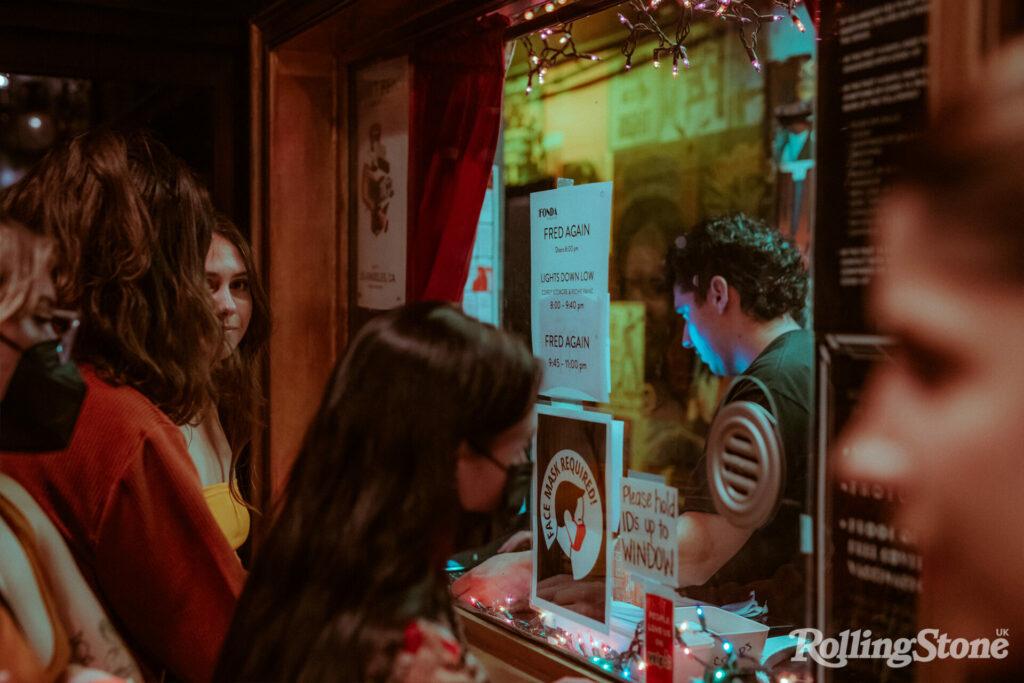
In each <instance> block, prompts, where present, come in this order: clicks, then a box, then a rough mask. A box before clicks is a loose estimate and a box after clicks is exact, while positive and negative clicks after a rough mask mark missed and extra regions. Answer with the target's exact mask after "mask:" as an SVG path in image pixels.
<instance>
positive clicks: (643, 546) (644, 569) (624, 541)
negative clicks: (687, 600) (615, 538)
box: [619, 477, 679, 586]
mask: <svg viewBox="0 0 1024 683" xmlns="http://www.w3.org/2000/svg"><path fill="white" fill-rule="evenodd" d="M621 505H622V519H621V521H620V523H619V545H620V547H621V548H622V556H623V562H624V565H625V567H626V568H627V569H628V570H629V571H630V572H632V573H633V574H638V575H640V576H646V577H648V578H650V579H654V580H655V581H658V582H659V583H662V584H666V585H669V586H675V585H677V583H678V578H677V574H676V567H677V562H678V555H679V547H678V545H677V536H678V534H677V531H676V516H677V514H678V510H679V508H678V492H677V491H676V489H675V488H674V487H672V486H666V485H665V484H662V483H659V482H656V481H650V480H648V479H640V478H637V477H623V478H622V503H621Z"/></svg>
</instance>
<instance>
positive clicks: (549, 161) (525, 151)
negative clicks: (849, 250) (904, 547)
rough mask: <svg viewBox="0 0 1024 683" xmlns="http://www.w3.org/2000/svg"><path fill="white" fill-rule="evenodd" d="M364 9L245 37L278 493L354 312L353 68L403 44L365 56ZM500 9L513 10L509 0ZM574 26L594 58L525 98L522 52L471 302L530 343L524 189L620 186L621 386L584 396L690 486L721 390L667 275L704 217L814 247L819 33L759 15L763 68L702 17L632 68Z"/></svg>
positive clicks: (671, 476)
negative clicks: (666, 64) (678, 58)
mask: <svg viewBox="0 0 1024 683" xmlns="http://www.w3.org/2000/svg"><path fill="white" fill-rule="evenodd" d="M435 4H438V3H435ZM499 4H500V3H494V5H495V7H497V6H498V5H499ZM359 5H360V6H361V7H362V9H360V10H359V11H362V10H363V9H366V5H365V4H364V3H360V4H359ZM355 7H356V6H355V5H354V6H353V9H349V10H344V11H339V12H338V13H336V14H334V15H332V16H331V17H328V18H327V19H325V20H323V21H321V22H320V23H315V22H314V23H311V24H309V23H307V24H303V26H308V28H305V29H304V30H301V31H296V32H291V33H288V32H285V33H283V34H281V32H278V34H275V33H274V31H273V30H271V29H270V28H266V27H270V26H272V24H273V22H270V21H269V20H268V22H267V23H266V24H264V27H265V28H266V30H264V31H260V30H255V31H254V36H253V48H254V53H253V55H254V62H253V63H254V67H255V68H254V82H255V83H256V85H257V94H256V96H254V110H253V120H254V126H253V130H254V135H253V141H254V153H255V155H256V156H255V158H256V160H257V163H256V164H255V166H256V169H257V170H256V172H255V173H254V175H253V182H254V191H253V197H254V203H253V209H252V210H253V216H254V219H253V224H254V231H253V233H254V241H255V242H256V244H257V249H258V251H259V253H260V254H262V258H263V261H264V263H263V265H264V267H265V269H266V270H267V272H268V273H269V278H268V282H269V288H270V295H271V299H272V301H273V302H274V306H275V315H276V319H275V332H274V335H275V337H274V339H273V340H272V344H271V352H270V363H269V381H268V386H269V391H270V403H271V410H270V424H269V429H268V432H267V435H266V444H265V448H266V449H267V450H268V451H269V453H270V462H271V477H270V480H271V485H272V488H273V489H274V490H275V492H276V491H279V490H280V487H281V485H282V484H283V482H284V480H285V477H286V475H287V471H288V469H289V468H290V466H291V459H292V457H293V456H294V453H295V451H296V450H297V445H298V443H299V441H300V439H301V436H302V429H303V428H304V425H306V424H307V423H308V421H309V418H310V417H311V415H312V414H313V411H314V410H315V407H316V401H317V400H318V397H319V396H320V393H321V389H322V386H321V385H322V381H323V378H325V377H327V376H328V374H329V371H330V368H331V367H332V366H333V364H334V363H335V361H336V360H337V358H338V357H339V356H340V355H341V354H342V353H343V352H344V349H345V346H346V345H347V342H348V339H349V337H350V334H351V331H352V330H353V329H354V328H355V327H356V326H357V325H358V323H359V322H360V317H361V315H362V313H361V312H360V311H359V310H358V309H357V308H356V307H355V306H354V303H353V302H354V300H355V292H354V288H353V276H352V263H353V236H352V232H351V220H350V216H349V213H350V203H351V202H352V200H353V197H355V196H356V194H355V191H354V189H353V187H352V183H353V180H352V178H353V166H352V161H351V160H352V156H353V154H354V145H355V144H356V142H355V139H356V138H355V137H354V135H353V130H354V122H353V121H352V120H351V112H352V111H353V110H354V107H353V102H352V100H351V97H352V93H353V92H354V84H353V82H352V74H353V71H354V68H355V67H356V66H358V65H359V64H363V63H368V62H372V61H373V60H374V59H381V58H384V57H390V56H393V55H394V54H396V53H394V52H393V53H389V54H387V55H384V54H375V53H373V50H372V48H371V47H368V45H370V43H371V42H372V40H371V39H372V35H370V34H367V35H366V36H360V37H359V39H358V40H355V38H354V37H353V29H352V26H354V24H351V22H349V23H346V22H345V16H346V15H345V12H355V11H356V9H355ZM507 11H508V12H509V14H512V15H514V14H515V13H516V11H517V10H516V9H515V7H514V6H513V5H511V4H510V5H509V6H508V8H507ZM805 21H807V20H806V18H805ZM364 25H365V23H364ZM346 31H347V33H346ZM574 33H575V34H576V40H577V43H578V44H579V46H580V48H581V50H584V51H587V52H594V53H595V54H598V55H599V56H601V57H602V59H601V61H597V62H589V61H587V62H573V63H568V64H566V65H564V66H559V67H556V68H554V69H552V71H551V72H550V73H549V74H548V75H547V79H546V81H547V82H546V83H545V84H544V85H543V86H540V87H538V86H537V85H535V86H534V88H533V91H532V92H531V93H530V94H527V93H526V82H527V76H526V69H527V67H526V56H525V53H524V51H523V49H522V48H521V47H518V48H517V49H516V50H515V51H514V53H513V60H512V64H511V68H510V70H509V72H508V77H507V82H506V89H505V103H504V130H503V138H502V141H501V150H500V153H499V155H498V156H497V157H496V162H495V164H496V169H495V173H494V174H493V178H492V183H491V188H490V190H489V191H492V192H493V194H492V197H491V200H490V202H488V203H487V204H486V205H485V206H489V207H490V208H491V213H490V215H488V216H486V217H482V219H481V222H482V223H483V222H484V218H486V219H487V222H489V224H490V225H491V228H490V230H491V231H490V233H489V235H490V241H491V243H490V245H487V246H488V247H489V249H487V254H486V255H484V254H483V253H481V254H480V255H479V257H480V259H481V260H480V267H481V268H484V269H486V268H488V267H490V268H491V269H492V270H491V272H490V273H489V274H487V273H486V272H485V275H489V277H485V278H474V280H480V281H481V287H487V288H488V289H476V288H474V287H473V285H474V284H476V283H475V282H470V283H467V290H468V291H469V293H470V295H474V294H477V295H481V294H482V292H483V291H488V292H497V293H500V298H498V299H495V300H491V299H490V298H487V300H486V303H482V304H481V305H480V306H479V308H480V309H487V311H488V312H487V315H488V316H490V317H491V318H490V319H492V320H494V319H496V320H497V322H499V324H500V325H502V326H503V327H505V328H506V329H509V330H511V331H513V332H517V333H520V334H523V335H524V336H525V337H526V338H527V339H528V338H529V334H530V329H529V324H530V323H529V321H530V317H531V316H530V299H529V291H530V288H529V272H530V268H529V259H530V248H529V221H528V216H527V214H528V212H524V211H523V207H524V202H525V206H526V207H527V208H528V205H529V204H528V202H529V194H530V192H531V191H535V190H540V189H548V188H551V187H553V186H554V185H555V181H556V178H567V179H571V180H572V181H573V182H574V183H576V184H584V183H592V182H598V181H612V182H613V184H614V185H613V187H614V196H613V199H612V237H611V253H610V258H609V289H610V294H611V299H612V301H613V305H612V319H611V331H612V335H611V337H612V341H611V343H612V362H611V377H612V397H611V400H610V402H609V403H608V404H604V405H597V406H587V409H588V410H597V411H604V412H610V413H612V414H613V415H614V416H615V417H616V418H617V419H622V420H624V422H625V425H626V430H625V453H624V456H625V464H624V469H632V470H637V471H643V472H649V473H654V474H657V475H659V476H663V477H664V479H665V481H666V482H668V483H669V484H671V485H673V486H677V487H678V486H682V485H684V484H685V483H686V481H687V477H688V476H689V473H690V471H691V470H692V468H693V467H695V466H696V465H697V463H698V462H699V460H700V457H701V454H702V452H703V447H704V441H705V438H706V436H707V430H708V425H709V423H710V421H711V417H712V415H713V413H714V409H715V406H716V405H717V402H718V400H719V398H720V396H721V394H722V391H723V390H724V386H725V383H724V382H723V381H721V380H720V379H719V378H716V377H715V376H714V375H713V374H712V373H711V372H710V371H709V370H708V368H707V367H705V366H703V365H702V364H701V363H700V362H699V360H698V359H697V358H695V357H694V354H693V351H692V350H689V349H685V348H683V347H682V344H681V338H682V333H683V323H682V320H681V318H680V317H679V316H678V315H677V314H676V312H675V310H674V305H673V301H672V283H671V281H670V279H669V278H668V277H667V275H666V272H665V257H666V254H667V251H668V247H669V245H671V244H672V243H673V241H674V240H675V238H676V237H678V236H680V235H681V234H684V233H685V231H686V230H687V229H688V228H689V227H690V226H692V225H694V224H695V223H697V222H698V221H700V220H702V219H704V218H707V217H710V216H713V215H717V214H721V213H727V212H735V211H743V212H746V213H747V214H749V215H752V216H756V217H760V218H763V219H765V220H767V221H768V222H769V223H771V224H773V225H776V226H778V228H779V229H780V231H783V232H784V234H786V235H787V236H788V237H790V238H792V239H794V240H795V241H796V243H797V244H798V245H799V246H800V248H801V249H802V250H803V252H804V253H805V254H808V253H810V248H811V244H812V237H813V229H812V226H811V223H810V218H809V217H810V216H811V210H810V202H811V197H812V196H813V192H812V191H810V185H811V183H813V177H814V167H813V159H812V158H810V157H811V155H810V151H811V150H812V149H813V137H812V136H813V132H812V129H813V116H811V107H810V104H811V102H810V100H811V97H812V95H811V93H812V91H813V87H812V83H813V79H814V42H813V39H812V38H811V37H810V34H806V35H801V34H798V33H797V32H796V31H795V30H793V28H792V26H788V25H785V22H779V24H777V25H770V26H767V27H765V29H764V31H763V33H762V36H761V39H760V43H759V48H758V49H759V55H760V60H761V62H762V64H763V67H762V72H761V73H758V72H756V71H754V69H753V68H752V67H751V63H750V59H749V56H748V55H747V53H746V52H745V51H744V49H743V47H742V45H741V44H740V43H739V41H738V39H737V37H736V35H735V32H734V31H729V30H725V28H724V27H723V26H719V25H716V24H715V23H714V22H711V23H699V24H696V25H694V27H693V29H692V31H691V40H690V61H691V64H692V67H691V69H689V70H684V71H682V72H681V73H680V74H679V75H678V77H676V78H673V77H672V74H671V71H670V70H669V69H664V68H663V69H660V70H659V69H655V68H654V67H653V65H652V64H651V62H650V48H651V47H652V46H651V45H649V44H645V43H641V44H640V45H639V46H638V49H637V52H636V56H635V57H634V60H633V69H632V70H630V71H628V72H627V71H625V70H624V68H623V67H624V63H623V61H624V60H623V58H622V56H621V53H620V52H619V45H620V40H621V39H622V38H623V36H624V34H623V32H622V28H621V25H620V24H619V22H618V20H617V19H616V16H615V11H605V12H603V13H599V14H596V15H592V16H590V17H586V18H583V19H580V20H579V21H578V22H577V23H576V24H575V28H574ZM348 39H352V40H348ZM352 41H355V42H352ZM359 60H361V61H359ZM310 245H317V246H316V248H315V249H314V248H311V246H310ZM488 259H490V260H489V261H488ZM474 274H476V275H479V273H478V272H476V271H474ZM484 280H490V281H489V282H486V283H484ZM489 287H493V289H489ZM477 298H478V299H481V300H483V299H484V297H483V296H482V295H481V296H477ZM481 317H483V316H481ZM807 322H809V321H805V323H807ZM485 535H486V534H485ZM481 538H482V537H481ZM631 590H632V588H631V586H630V585H629V581H628V578H627V579H626V580H625V581H624V582H623V585H619V586H617V595H616V597H617V598H619V599H621V600H623V601H629V600H631V599H632V600H635V599H636V594H635V593H631ZM801 597H802V596H800V597H798V598H797V599H796V600H797V601H799V600H800V598H801ZM789 607H790V608H791V609H793V610H797V611H799V609H802V607H803V605H802V604H801V605H799V606H797V605H796V602H794V603H793V604H791V605H789Z"/></svg>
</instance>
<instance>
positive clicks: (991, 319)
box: [839, 190, 1024, 666]
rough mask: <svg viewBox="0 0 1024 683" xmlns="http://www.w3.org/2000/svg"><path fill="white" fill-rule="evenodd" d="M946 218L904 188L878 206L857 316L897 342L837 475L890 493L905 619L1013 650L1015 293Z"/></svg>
mask: <svg viewBox="0 0 1024 683" xmlns="http://www.w3.org/2000/svg"><path fill="white" fill-rule="evenodd" d="M949 220H951V219H948V218H944V217H943V216H942V215H936V214H935V213H933V212H930V211H929V209H928V205H927V202H926V201H925V200H924V199H923V198H922V197H921V196H920V195H917V194H915V193H914V192H912V191H909V190H903V191H901V192H899V193H897V194H896V195H895V196H893V197H890V198H889V199H888V201H887V202H886V203H884V204H883V205H882V208H881V212H880V214H879V222H878V224H879V231H878V234H879V238H880V243H881V246H882V247H883V249H885V250H886V251H887V254H888V259H889V263H888V270H887V272H886V273H885V274H884V275H882V276H880V277H879V279H878V281H877V283H876V286H875V287H874V289H873V292H872V296H871V311H872V312H873V314H874V315H875V317H876V319H877V321H878V323H879V325H880V327H881V329H882V330H884V331H885V332H886V333H887V334H890V335H892V336H893V337H894V338H895V339H896V341H897V350H896V351H895V354H894V359H893V360H894V361H895V362H894V363H889V364H885V365H883V366H881V367H879V369H877V370H876V371H875V373H874V375H873V377H872V378H871V379H870V380H869V383H868V387H867V388H866V391H865V394H864V396H863V399H862V402H861V412H859V413H858V414H857V415H856V416H855V417H854V420H853V421H852V423H851V426H850V428H849V429H848V430H847V432H846V433H845V438H844V439H843V441H842V444H841V453H842V455H841V456H840V457H839V462H840V473H841V476H850V477H856V478H861V479H870V480H874V481H880V482H882V483H885V484H890V485H894V486H896V487H898V488H899V489H901V490H902V491H903V493H904V497H905V505H903V506H902V512H901V519H900V521H901V522H902V524H903V525H905V526H906V527H908V528H909V529H911V530H912V531H913V532H914V533H915V535H916V541H917V544H918V547H919V549H920V550H921V552H922V554H923V557H924V567H923V570H922V580H923V583H924V589H923V594H922V599H921V617H920V624H919V627H920V628H939V629H940V630H944V631H947V632H948V633H949V634H950V636H951V637H952V636H953V634H954V633H960V634H962V635H963V636H965V637H972V638H982V637H984V638H994V637H996V633H995V630H996V629H1002V628H1008V629H1009V630H1010V635H1009V639H1010V657H1011V658H1012V659H1016V658H1019V657H1021V650H1022V649H1024V581H1022V580H1021V577H1022V570H1024V534H1022V533H1021V531H1020V525H1021V524H1024V348H1022V346H1021V340H1022V339H1024V289H1022V288H1021V286H1020V285H1019V284H1015V283H1012V282H1009V281H999V280H998V278H996V277H995V276H993V275H991V273H989V272H986V268H985V267H984V266H983V265H981V264H983V263H984V258H983V252H984V251H985V249H986V245H984V244H983V243H981V242H980V241H976V240H974V241H969V238H965V237H962V235H963V234H964V233H965V231H964V230H962V229H960V230H955V231H951V230H947V229H944V225H943V222H944V221H947V223H946V225H947V226H948V225H949V224H948V221H949ZM968 234H969V232H968ZM950 235H961V236H959V237H957V236H950ZM988 248H989V249H990V248H991V246H988ZM1015 641H1016V642H1015ZM993 663H995V662H993ZM1006 663H1007V662H1005V661H1004V662H1002V663H1000V665H1002V666H1005V665H1006ZM975 664H977V665H981V666H985V665H987V664H988V662H980V661H979V662H971V665H972V666H974V665H975Z"/></svg>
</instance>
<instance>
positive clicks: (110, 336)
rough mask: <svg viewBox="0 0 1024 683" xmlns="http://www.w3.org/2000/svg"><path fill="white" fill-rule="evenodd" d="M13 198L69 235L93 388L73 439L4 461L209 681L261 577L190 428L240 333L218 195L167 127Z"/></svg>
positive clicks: (80, 350) (59, 283) (12, 205)
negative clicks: (242, 602)
mask: <svg viewBox="0 0 1024 683" xmlns="http://www.w3.org/2000/svg"><path fill="white" fill-rule="evenodd" d="M0 210H2V212H3V214H4V215H6V216H8V217H10V218H13V219H15V220H19V221H20V222H22V223H24V224H28V225H33V226H36V227H38V228H40V229H41V230H42V231H43V232H44V233H45V234H47V235H49V236H51V237H52V238H53V240H54V244H55V249H54V252H55V269H54V273H55V277H54V280H55V285H56V288H55V290H56V291H55V295H56V296H55V304H56V305H57V306H59V307H61V308H64V309H76V310H78V311H80V313H81V326H80V327H79V329H78V332H77V337H76V339H75V344H74V347H73V348H72V349H71V356H72V358H73V359H74V360H75V361H76V362H77V365H78V369H79V371H80V373H81V375H82V379H83V380H84V382H85V386H86V393H85V398H84V400H83V402H82V405H81V410H80V412H79V416H78V421H77V423H76V425H75V427H74V429H73V431H71V432H70V433H67V434H66V437H70V441H68V442H67V444H66V447H63V446H64V444H62V443H53V442H52V441H44V440H43V439H42V438H39V439H35V438H34V439H33V441H32V442H31V443H27V444H26V443H22V444H18V445H16V446H11V445H8V446H7V447H5V448H4V449H3V451H2V452H0V469H2V470H3V471H4V472H6V473H7V474H9V475H10V476H12V477H13V478H14V479H16V480H17V481H18V482H19V483H20V484H21V485H22V486H23V487H24V488H25V489H26V490H27V491H28V492H29V493H30V494H31V495H32V497H33V498H35V499H36V500H37V501H38V502H39V504H40V506H41V507H43V508H44V509H45V510H46V512H47V514H48V515H49V516H50V518H51V519H52V520H53V521H54V523H55V525H56V526H57V528H58V529H60V531H61V534H62V535H63V536H64V539H65V541H66V542H67V544H68V546H69V547H70V548H71V550H72V553H73V554H74V556H75V560H76V561H77V563H78V566H79V568H80V569H81V571H82V574H83V575H84V576H85V578H86V580H87V581H88V582H89V584H90V585H91V587H92V588H93V589H94V590H95V591H96V593H97V595H98V597H99V598H100V600H101V601H102V603H103V605H104V607H105V608H106V609H107V611H108V612H109V613H110V615H111V617H112V618H113V621H114V623H115V624H116V625H117V626H118V627H119V629H120V630H121V633H122V634H123V635H124V636H125V638H126V640H127V641H128V644H129V646H130V647H131V648H132V651H133V653H134V654H135V656H136V657H137V659H138V661H139V663H140V665H142V667H143V669H144V674H145V675H146V677H147V678H150V679H156V678H158V677H159V676H160V675H161V672H162V671H164V672H166V674H167V675H168V676H169V677H170V678H173V679H179V680H200V681H208V680H210V679H211V677H212V674H213V667H214V663H215V660H216V657H217V653H218V651H219V649H220V645H221V642H222V640H223V637H224V634H225V632H226V631H227V626H228V623H229V620H230V618H231V613H232V610H233V609H234V605H235V601H236V599H237V596H238V594H239V592H240V591H241V587H242V583H243V581H244V576H245V574H244V570H243V569H242V566H241V564H240V562H239V561H238V557H237V556H236V555H235V553H234V552H233V550H232V548H231V546H230V544H229V543H228V542H227V540H226V539H225V537H224V534H223V533H222V532H221V530H220V528H219V527H218V525H217V522H216V521H215V520H214V518H213V516H212V515H211V514H210V510H209V508H208V507H207V505H206V502H205V501H204V500H203V496H202V492H201V485H200V481H199V478H198V476H197V474H196V469H195V466H194V465H193V464H192V461H191V459H190V458H189V455H188V451H187V449H186V446H185V439H184V438H183V437H182V434H181V431H180V430H179V429H178V425H180V424H184V423H186V422H188V421H190V420H192V419H193V418H194V417H195V416H196V415H197V413H198V412H199V410H200V409H201V408H202V407H203V406H206V405H209V404H210V402H211V400H212V397H213V395H214V387H213V379H212V367H213V363H214V361H215V359H216V356H217V352H218V350H219V349H220V348H221V346H222V344H223V343H224V340H223V332H222V331H221V326H220V324H219V323H218V320H217V318H216V316H215V314H214V312H213V307H212V305H211V302H210V296H209V292H208V291H207V290H206V285H205V282H204V261H205V256H206V252H207V249H208V248H209V244H210V235H211V232H212V229H213V220H214V211H213V207H212V205H211V203H210V200H209V197H208V195H207V193H206V191H205V189H203V188H202V186H201V185H200V184H199V183H198V181H197V180H196V179H195V177H194V176H193V175H192V173H191V171H190V170H189V169H188V168H187V167H186V166H185V164H184V162H182V161H181V160H180V159H178V158H177V157H174V156H173V155H172V154H171V153H170V152H169V151H168V150H167V148H166V147H164V146H163V145H161V144H160V143H159V142H157V141H155V140H153V139H152V138H149V137H147V136H143V135H130V136H124V135H120V134H115V133H111V132H102V131H93V132H89V133H85V134H82V135H80V136H78V137H76V138H74V139H72V140H70V141H68V142H67V143H64V144H63V145H61V146H59V147H57V148H56V149H54V150H53V151H51V152H50V153H49V154H48V155H47V156H46V157H45V158H44V159H43V160H42V161H40V162H39V163H38V164H37V165H36V166H35V167H33V168H32V169H31V170H29V172H28V173H27V174H26V175H25V177H23V178H22V179H21V180H20V181H19V182H18V183H16V184H15V185H13V186H11V187H10V188H8V189H7V190H6V191H5V193H4V195H3V197H2V199H0ZM15 341H17V340H15ZM12 381H13V380H12ZM48 395H52V396H54V397H55V398H54V399H53V401H54V403H57V402H58V399H57V398H56V397H57V396H59V394H56V393H52V392H50V391H42V390H41V391H39V400H40V401H41V402H42V403H43V405H45V403H46V400H47V399H46V396H48ZM61 400H63V399H61ZM33 451H34V452H33Z"/></svg>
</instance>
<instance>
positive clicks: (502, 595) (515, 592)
mask: <svg viewBox="0 0 1024 683" xmlns="http://www.w3.org/2000/svg"><path fill="white" fill-rule="evenodd" d="M532 583H533V561H532V559H531V557H530V551H528V550H526V551H523V552H518V553H502V554H499V555H495V556H494V557H491V558H489V559H487V560H485V561H484V562H483V563H481V564H479V565H478V566H476V567H474V568H473V569H471V570H469V571H468V572H466V573H465V574H463V575H462V576H460V577H459V578H458V580H456V581H455V583H453V584H452V595H454V596H455V597H456V598H458V599H460V600H462V601H463V602H466V603H470V604H472V600H476V601H478V602H482V603H484V604H485V605H493V604H494V603H496V602H498V601H499V600H503V601H508V599H509V598H511V599H512V600H511V602H512V603H516V604H519V603H529V599H530V587H531V586H532ZM471 599H472V600H471Z"/></svg>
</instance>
